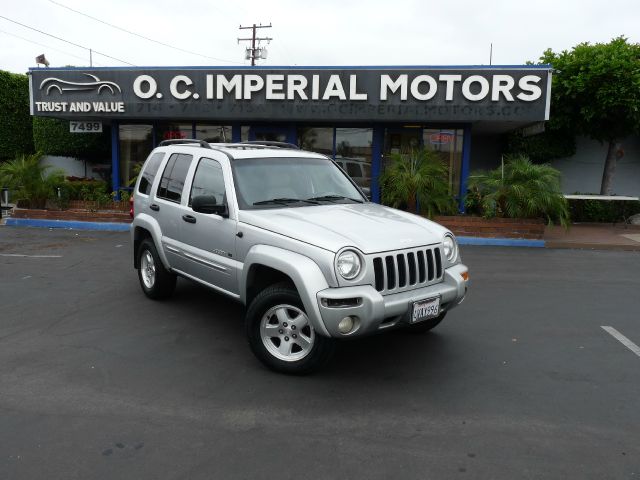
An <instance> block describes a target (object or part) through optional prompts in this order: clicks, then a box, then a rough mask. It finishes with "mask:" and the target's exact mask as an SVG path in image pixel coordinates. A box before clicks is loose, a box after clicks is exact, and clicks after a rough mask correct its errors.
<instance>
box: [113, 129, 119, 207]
mask: <svg viewBox="0 0 640 480" xmlns="http://www.w3.org/2000/svg"><path fill="white" fill-rule="evenodd" d="M111 188H112V191H114V192H118V196H117V198H118V199H120V125H119V123H118V122H116V121H114V122H112V123H111Z"/></svg>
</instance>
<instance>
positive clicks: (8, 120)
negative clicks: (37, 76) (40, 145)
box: [0, 70, 33, 160]
mask: <svg viewBox="0 0 640 480" xmlns="http://www.w3.org/2000/svg"><path fill="white" fill-rule="evenodd" d="M31 152H33V135H32V130H31V114H30V112H29V79H28V77H27V76H26V75H21V74H17V73H10V72H6V71H4V70H0V160H2V159H7V158H15V157H16V155H20V154H23V153H31Z"/></svg>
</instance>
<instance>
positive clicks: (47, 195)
mask: <svg viewBox="0 0 640 480" xmlns="http://www.w3.org/2000/svg"><path fill="white" fill-rule="evenodd" d="M41 157H42V154H40V153H35V154H33V155H21V156H19V157H17V158H16V159H14V160H10V161H8V162H5V163H4V164H2V165H0V184H2V185H6V186H7V187H9V190H10V191H11V194H12V198H13V199H14V200H15V201H22V202H25V203H26V204H27V207H28V208H44V207H45V204H46V202H47V200H48V199H54V198H56V188H57V187H58V186H60V185H62V183H63V182H64V174H63V172H62V170H53V171H51V172H47V170H49V169H50V167H49V166H42V165H40V158H41Z"/></svg>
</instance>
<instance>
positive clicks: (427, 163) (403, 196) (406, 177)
mask: <svg viewBox="0 0 640 480" xmlns="http://www.w3.org/2000/svg"><path fill="white" fill-rule="evenodd" d="M390 160H391V163H390V164H389V165H388V166H387V167H386V169H385V171H384V172H383V173H382V175H380V179H379V181H380V189H381V191H382V203H384V204H385V205H390V206H392V207H395V208H406V209H407V210H408V211H409V212H412V213H413V212H416V211H418V212H420V213H426V215H427V216H429V217H433V216H434V215H438V214H452V213H455V212H456V202H455V199H454V197H453V196H452V195H451V194H450V193H449V184H448V181H447V179H448V170H447V166H446V165H445V164H444V163H442V160H441V159H440V157H439V156H438V154H437V153H436V152H434V151H432V150H426V149H424V148H423V149H418V150H411V151H410V152H408V153H392V154H391V156H390Z"/></svg>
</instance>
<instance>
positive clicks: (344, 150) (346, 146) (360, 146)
mask: <svg viewBox="0 0 640 480" xmlns="http://www.w3.org/2000/svg"><path fill="white" fill-rule="evenodd" d="M328 130H331V129H328ZM372 143H373V129H372V128H336V151H335V156H334V158H335V161H336V163H337V164H338V165H340V166H341V167H342V168H343V169H344V170H345V171H346V172H347V173H348V174H349V176H350V177H351V178H352V179H353V181H354V182H356V183H357V184H358V186H359V187H360V188H364V189H370V188H371V159H372V153H373V149H372V147H371V145H372Z"/></svg>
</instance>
